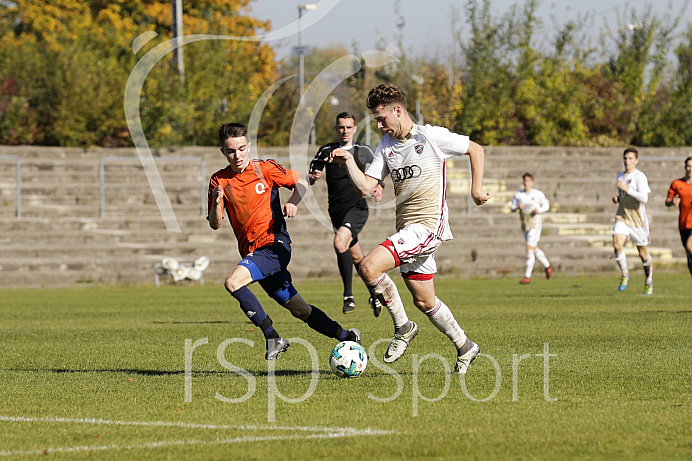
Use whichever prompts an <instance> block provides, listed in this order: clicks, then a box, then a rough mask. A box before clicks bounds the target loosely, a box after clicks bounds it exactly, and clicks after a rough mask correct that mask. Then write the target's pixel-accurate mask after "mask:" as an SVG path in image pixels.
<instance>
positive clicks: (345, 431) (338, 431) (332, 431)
mask: <svg viewBox="0 0 692 461" xmlns="http://www.w3.org/2000/svg"><path fill="white" fill-rule="evenodd" d="M0 421H9V422H19V423H23V422H28V423H32V422H40V423H72V424H97V425H115V426H150V427H182V428H187V429H217V430H218V429H222V430H227V429H237V430H267V431H277V430H279V431H281V430H283V431H303V432H322V434H304V435H287V436H279V435H277V436H262V437H256V436H255V437H253V436H244V437H236V438H225V439H218V438H217V439H215V440H211V441H207V440H197V439H192V440H173V441H166V442H150V443H145V444H139V445H105V446H78V447H57V448H46V449H43V450H16V451H0V456H17V455H34V454H41V453H74V452H84V451H102V450H120V449H126V450H132V449H138V448H145V449H147V448H159V447H164V446H175V445H199V444H204V445H219V444H233V443H245V442H258V441H271V440H291V439H318V438H339V437H354V436H363V435H365V436H367V435H387V434H394V433H396V431H385V430H380V429H370V428H366V429H355V428H350V427H341V428H335V427H310V426H248V425H238V426H231V425H226V424H219V425H217V424H197V423H183V422H167V421H117V420H115V421H113V420H107V419H96V418H60V417H50V418H48V417H25V416H2V415H0Z"/></svg>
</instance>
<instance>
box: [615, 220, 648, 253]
mask: <svg viewBox="0 0 692 461" xmlns="http://www.w3.org/2000/svg"><path fill="white" fill-rule="evenodd" d="M615 234H621V235H626V236H628V237H629V238H630V240H632V243H634V244H635V245H636V246H638V247H645V246H647V245H648V244H650V243H651V235H649V228H648V227H647V226H638V227H630V226H628V225H627V224H625V223H624V222H622V221H615V224H614V225H613V235H615Z"/></svg>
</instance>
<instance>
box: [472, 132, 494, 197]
mask: <svg viewBox="0 0 692 461" xmlns="http://www.w3.org/2000/svg"><path fill="white" fill-rule="evenodd" d="M467 154H468V155H469V160H470V161H471V198H472V199H473V203H475V204H476V205H483V204H484V203H485V202H487V201H488V200H489V199H490V192H483V177H484V176H485V149H483V146H481V145H480V144H477V143H475V142H473V141H469V150H468V152H467Z"/></svg>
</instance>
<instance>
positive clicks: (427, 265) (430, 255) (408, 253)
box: [382, 224, 442, 274]
mask: <svg viewBox="0 0 692 461" xmlns="http://www.w3.org/2000/svg"><path fill="white" fill-rule="evenodd" d="M441 243H442V240H440V239H439V238H437V237H435V234H434V233H432V232H430V231H429V230H428V229H426V228H425V227H423V226H421V225H420V224H409V225H408V226H404V227H403V228H402V229H401V230H400V231H399V232H397V233H396V234H394V235H392V236H391V237H389V238H388V239H387V240H385V241H384V242H383V243H382V245H383V246H384V247H385V248H387V249H388V250H389V251H391V252H392V256H394V259H395V261H396V264H397V266H398V267H399V270H400V271H401V273H402V274H403V273H408V272H411V273H416V274H434V273H435V272H437V264H435V251H437V249H438V248H439V247H440V244H441Z"/></svg>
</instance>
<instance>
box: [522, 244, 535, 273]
mask: <svg viewBox="0 0 692 461" xmlns="http://www.w3.org/2000/svg"><path fill="white" fill-rule="evenodd" d="M534 264H536V255H535V253H534V251H533V250H527V251H526V271H525V272H524V277H526V278H529V279H530V278H531V272H533V265H534Z"/></svg>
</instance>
